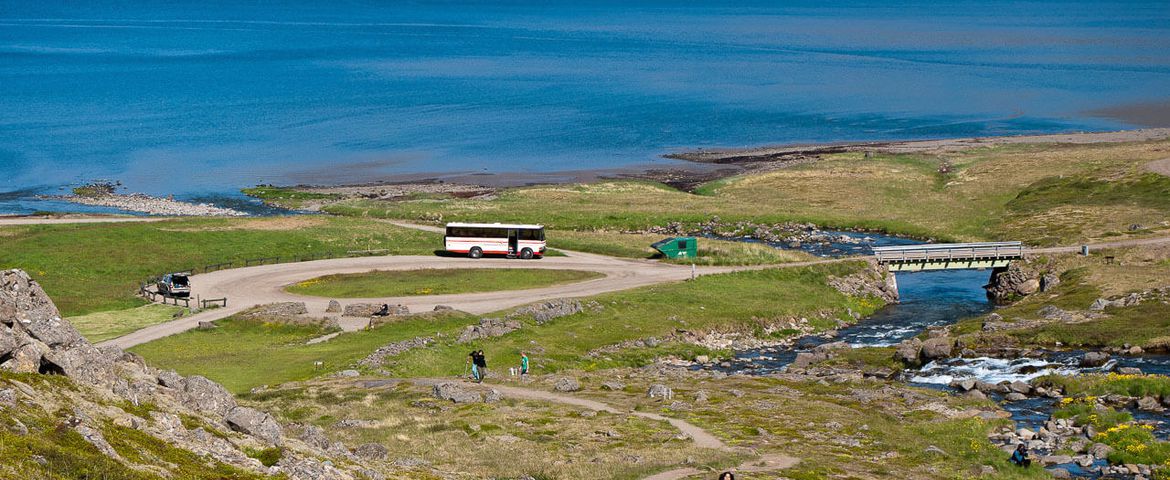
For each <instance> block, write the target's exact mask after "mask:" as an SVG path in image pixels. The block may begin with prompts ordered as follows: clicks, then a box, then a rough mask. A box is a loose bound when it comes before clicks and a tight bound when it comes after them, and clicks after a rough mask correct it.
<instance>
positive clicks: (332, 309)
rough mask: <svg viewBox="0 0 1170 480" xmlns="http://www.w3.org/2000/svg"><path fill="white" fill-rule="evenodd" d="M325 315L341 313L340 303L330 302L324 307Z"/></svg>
mask: <svg viewBox="0 0 1170 480" xmlns="http://www.w3.org/2000/svg"><path fill="white" fill-rule="evenodd" d="M325 313H341V302H339V301H337V300H330V301H329V306H327V307H325Z"/></svg>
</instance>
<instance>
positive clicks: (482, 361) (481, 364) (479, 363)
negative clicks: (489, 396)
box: [472, 350, 487, 383]
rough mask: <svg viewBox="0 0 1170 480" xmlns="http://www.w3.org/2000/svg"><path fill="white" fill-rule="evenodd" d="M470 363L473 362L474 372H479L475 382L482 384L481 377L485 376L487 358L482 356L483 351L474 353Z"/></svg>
mask: <svg viewBox="0 0 1170 480" xmlns="http://www.w3.org/2000/svg"><path fill="white" fill-rule="evenodd" d="M472 361H474V362H475V367H476V370H479V378H478V379H476V382H479V383H483V377H486V376H487V357H486V356H484V354H483V350H480V351H478V352H475V356H474V357H472Z"/></svg>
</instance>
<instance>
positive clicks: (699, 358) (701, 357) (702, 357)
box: [695, 355, 711, 363]
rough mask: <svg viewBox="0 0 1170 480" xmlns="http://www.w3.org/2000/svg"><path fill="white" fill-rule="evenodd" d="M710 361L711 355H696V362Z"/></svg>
mask: <svg viewBox="0 0 1170 480" xmlns="http://www.w3.org/2000/svg"><path fill="white" fill-rule="evenodd" d="M710 361H711V357H709V356H707V355H695V363H708V362H710Z"/></svg>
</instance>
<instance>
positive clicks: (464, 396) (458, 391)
mask: <svg viewBox="0 0 1170 480" xmlns="http://www.w3.org/2000/svg"><path fill="white" fill-rule="evenodd" d="M431 395H432V396H434V397H435V398H437V399H439V400H449V401H452V402H455V403H476V402H480V401H482V400H483V397H482V396H481V395H480V394H479V392H477V391H475V390H472V389H470V388H467V387H464V386H462V385H459V384H458V383H452V382H447V383H440V384H438V385H435V386H433V387H431Z"/></svg>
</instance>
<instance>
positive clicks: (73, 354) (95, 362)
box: [41, 343, 117, 385]
mask: <svg viewBox="0 0 1170 480" xmlns="http://www.w3.org/2000/svg"><path fill="white" fill-rule="evenodd" d="M41 369H42V371H44V370H46V369H51V370H53V371H54V372H55V373H61V374H63V375H68V376H69V377H70V378H72V379H73V380H74V381H80V382H83V383H88V384H91V385H113V383H114V380H115V379H116V378H117V375H116V372H115V371H114V370H115V369H114V364H113V362H112V361H110V358H109V357H108V356H106V355H105V353H103V352H102V351H101V350H99V349H98V348H97V347H94V346H93V345H90V344H89V343H83V344H81V345H78V346H75V347H72V348H69V349H67V350H57V351H52V352H48V353H46V354H45V356H44V358H43V359H42V360H41Z"/></svg>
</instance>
